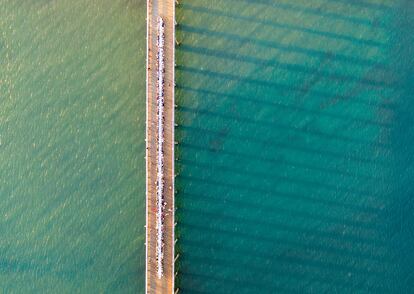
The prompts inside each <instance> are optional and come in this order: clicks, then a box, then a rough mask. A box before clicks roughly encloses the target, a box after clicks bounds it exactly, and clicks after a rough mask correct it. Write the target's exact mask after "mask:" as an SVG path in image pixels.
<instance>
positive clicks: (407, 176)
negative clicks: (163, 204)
mask: <svg viewBox="0 0 414 294" xmlns="http://www.w3.org/2000/svg"><path fill="white" fill-rule="evenodd" d="M180 3H181V4H180V6H179V8H178V9H177V21H178V23H179V26H178V28H177V38H178V39H179V41H180V42H181V45H180V47H178V48H177V56H176V58H177V72H176V77H177V92H176V95H177V96H176V100H177V104H178V109H177V116H176V117H177V123H178V124H179V126H178V128H177V130H176V136H177V138H176V140H177V141H178V142H179V146H178V148H177V158H178V160H179V161H178V162H177V173H178V174H179V175H178V177H177V182H176V187H177V190H178V194H177V199H176V202H177V207H178V211H177V222H178V226H177V236H178V239H179V242H178V248H177V251H178V252H179V253H180V258H179V262H178V266H177V268H178V273H179V274H178V281H177V284H178V287H179V288H180V289H181V292H180V293H411V292H412V289H413V286H414V272H413V268H414V253H413V248H414V157H413V156H414V115H413V111H414V86H413V85H414V39H413V38H414V37H413V36H414V35H413V28H414V2H413V1H408V0H407V1H400V0H395V1H393V0H383V1H382V0H364V1H348V0H311V1H309V0H297V1H291V0H278V1H276V0H224V1H223V0H211V1H205V0H191V1H190V0H180Z"/></svg>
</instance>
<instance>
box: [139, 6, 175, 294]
mask: <svg viewBox="0 0 414 294" xmlns="http://www.w3.org/2000/svg"><path fill="white" fill-rule="evenodd" d="M159 16H161V17H162V19H163V20H164V23H165V47H164V48H165V49H164V50H165V51H164V52H165V75H164V78H165V84H164V97H165V104H164V105H165V106H164V114H165V116H164V117H165V120H164V122H165V123H164V130H165V131H164V132H165V137H164V138H165V139H164V140H165V141H164V149H163V150H164V175H165V176H164V180H165V186H164V191H165V192H164V199H165V202H166V206H165V210H164V211H165V221H164V258H163V276H162V277H161V278H159V277H158V276H157V259H156V247H157V246H156V243H157V231H156V209H157V193H156V179H157V162H156V158H157V125H158V121H157V20H158V17H159ZM174 46H175V1H174V0H147V94H146V95H147V101H146V104H147V121H146V274H145V292H146V293H173V292H174V254H175V253H174V240H175V237H174V209H175V206H174V59H175V55H174Z"/></svg>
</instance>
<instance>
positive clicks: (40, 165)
mask: <svg viewBox="0 0 414 294" xmlns="http://www.w3.org/2000/svg"><path fill="white" fill-rule="evenodd" d="M145 28H146V27H145V1H142V0H139V1H127V0H101V1H97V0H96V1H95V0H87V1H85V0H70V1H64V0H55V1H47V0H37V1H28V0H0V200H1V201H0V235H1V237H0V292H1V293H103V292H108V293H137V292H140V293H142V292H143V289H144V271H145V269H144V268H145V252H144V223H145V161H144V150H145V147H144V146H145V144H144V137H145Z"/></svg>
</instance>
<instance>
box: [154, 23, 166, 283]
mask: <svg viewBox="0 0 414 294" xmlns="http://www.w3.org/2000/svg"><path fill="white" fill-rule="evenodd" d="M164 27H165V24H164V20H163V19H162V18H161V17H159V18H158V35H157V48H158V51H157V66H158V68H157V121H158V132H157V141H158V144H157V183H156V188H157V224H156V228H157V246H156V247H157V275H158V278H161V277H162V276H163V258H164V210H165V206H166V202H165V199H164V150H163V146H164V72H165V65H164V41H165V36H164Z"/></svg>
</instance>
